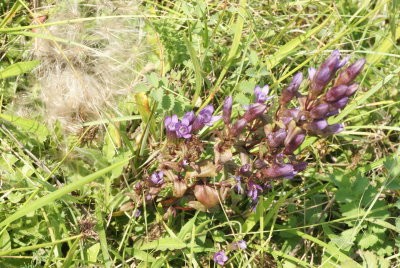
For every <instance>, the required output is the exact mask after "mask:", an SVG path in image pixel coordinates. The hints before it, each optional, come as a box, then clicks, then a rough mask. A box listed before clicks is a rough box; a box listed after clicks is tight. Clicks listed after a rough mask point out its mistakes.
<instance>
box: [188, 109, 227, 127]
mask: <svg viewBox="0 0 400 268" xmlns="http://www.w3.org/2000/svg"><path fill="white" fill-rule="evenodd" d="M213 112H214V107H213V106H212V105H207V106H206V107H204V109H203V110H201V111H200V112H199V114H198V115H197V117H196V119H195V120H194V122H193V131H198V130H200V129H202V128H203V127H204V126H205V125H207V126H212V125H213V124H214V123H215V122H216V121H217V120H219V119H220V118H221V116H213V115H212V114H213Z"/></svg>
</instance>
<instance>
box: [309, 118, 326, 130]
mask: <svg viewBox="0 0 400 268" xmlns="http://www.w3.org/2000/svg"><path fill="white" fill-rule="evenodd" d="M327 126H328V122H327V121H326V120H325V119H319V120H314V121H312V122H310V123H308V124H306V125H305V127H306V128H307V130H309V131H311V132H314V133H320V132H321V131H322V130H323V129H324V128H326V127H327Z"/></svg>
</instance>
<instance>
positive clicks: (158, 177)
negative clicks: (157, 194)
mask: <svg viewBox="0 0 400 268" xmlns="http://www.w3.org/2000/svg"><path fill="white" fill-rule="evenodd" d="M163 177H164V172H162V171H160V172H154V173H153V174H151V176H150V181H151V182H152V183H153V184H154V185H157V186H161V185H162V184H163V183H164V178H163Z"/></svg>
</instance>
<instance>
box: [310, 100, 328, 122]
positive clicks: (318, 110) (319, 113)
mask: <svg viewBox="0 0 400 268" xmlns="http://www.w3.org/2000/svg"><path fill="white" fill-rule="evenodd" d="M328 112H329V105H328V104H327V103H321V104H319V105H317V106H315V107H314V108H312V109H311V111H310V116H311V118H313V119H320V118H324V117H326V115H327V114H328Z"/></svg>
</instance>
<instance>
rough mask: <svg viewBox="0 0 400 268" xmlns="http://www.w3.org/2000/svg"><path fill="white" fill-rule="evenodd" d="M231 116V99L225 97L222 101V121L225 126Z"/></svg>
mask: <svg viewBox="0 0 400 268" xmlns="http://www.w3.org/2000/svg"><path fill="white" fill-rule="evenodd" d="M231 115H232V97H231V96H228V97H226V99H225V101H224V107H223V109H222V119H223V120H224V123H225V125H228V124H229V123H230V122H231Z"/></svg>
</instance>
